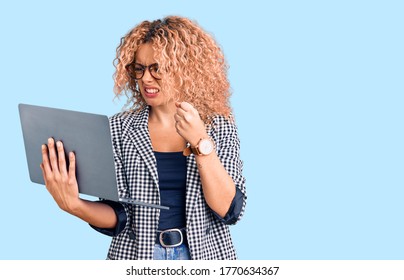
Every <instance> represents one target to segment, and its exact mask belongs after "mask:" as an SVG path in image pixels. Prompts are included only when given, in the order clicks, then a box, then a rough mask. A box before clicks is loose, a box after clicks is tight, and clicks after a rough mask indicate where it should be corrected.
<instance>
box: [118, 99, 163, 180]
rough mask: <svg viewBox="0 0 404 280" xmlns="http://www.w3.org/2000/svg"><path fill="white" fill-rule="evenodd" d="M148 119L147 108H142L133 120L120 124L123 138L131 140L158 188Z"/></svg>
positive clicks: (127, 119) (129, 119) (128, 119)
mask: <svg viewBox="0 0 404 280" xmlns="http://www.w3.org/2000/svg"><path fill="white" fill-rule="evenodd" d="M148 119H149V107H146V108H144V109H143V110H142V111H141V112H140V113H139V114H134V115H133V118H126V121H125V122H124V123H123V124H122V125H123V136H124V137H128V138H129V139H131V140H132V142H133V144H134V147H135V149H136V150H137V152H138V153H139V154H140V156H141V157H142V159H143V161H144V162H145V164H146V166H147V168H148V170H149V171H150V174H151V176H152V178H153V180H154V182H155V184H156V186H158V175H157V164H156V158H155V156H154V153H153V148H152V145H151V140H150V135H149V129H148Z"/></svg>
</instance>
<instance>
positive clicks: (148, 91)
mask: <svg viewBox="0 0 404 280" xmlns="http://www.w3.org/2000/svg"><path fill="white" fill-rule="evenodd" d="M158 91H159V90H158V89H155V88H153V89H152V88H148V89H146V92H147V93H157V92H158Z"/></svg>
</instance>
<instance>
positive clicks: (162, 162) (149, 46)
mask: <svg viewBox="0 0 404 280" xmlns="http://www.w3.org/2000/svg"><path fill="white" fill-rule="evenodd" d="M115 67H116V72H115V75H114V79H115V87H114V91H115V93H116V95H117V96H120V95H122V94H123V93H125V94H126V95H127V96H130V98H129V100H128V104H130V103H132V107H131V109H130V110H128V111H126V112H122V113H120V114H117V115H115V116H113V117H111V118H110V124H111V134H112V141H113V146H114V153H115V165H116V171H117V182H118V188H119V193H120V196H122V197H130V198H133V199H137V200H141V201H144V202H148V203H154V204H161V205H165V206H169V207H170V209H169V210H160V209H155V208H149V207H141V206H133V205H129V204H120V203H116V202H111V201H105V200H102V201H97V202H92V201H87V200H84V199H81V198H80V197H79V195H78V186H77V181H76V178H75V164H76V162H75V155H74V154H73V153H70V154H69V162H70V165H69V167H68V170H67V169H66V167H65V166H66V163H65V162H66V161H65V158H64V150H63V144H62V143H61V142H57V143H54V141H53V139H49V142H48V145H47V146H46V145H44V146H43V147H42V155H43V163H42V165H41V168H42V170H43V175H44V179H45V183H46V186H47V189H48V191H49V192H50V193H51V195H52V196H53V198H54V199H55V201H56V203H57V204H58V205H59V207H60V208H61V209H63V210H64V211H67V212H68V213H71V214H72V215H75V216H77V217H79V218H80V219H82V220H84V221H86V222H88V223H89V224H90V225H91V226H92V227H93V228H94V229H96V230H98V231H100V232H102V233H104V234H107V235H110V236H113V239H112V242H111V246H110V249H109V253H108V259H236V252H235V249H234V246H233V244H232V240H231V236H230V232H229V228H228V225H229V224H235V223H236V222H237V221H238V220H239V219H240V218H241V216H242V215H243V212H244V208H245V202H246V193H245V179H244V177H243V175H242V162H241V161H240V159H239V139H238V135H237V129H236V126H235V123H234V119H233V118H232V115H231V109H230V106H229V96H230V93H229V83H228V80H227V75H226V71H227V66H226V64H225V61H224V57H223V54H222V52H221V50H220V48H219V47H218V46H217V45H216V43H215V41H214V40H213V39H212V37H211V36H209V35H208V34H207V33H206V32H204V31H203V30H202V29H201V28H200V27H199V26H198V25H197V24H195V23H194V22H192V21H191V20H189V19H186V18H181V17H174V16H171V17H167V18H165V19H163V20H156V21H153V22H149V21H144V22H142V23H141V24H139V25H138V26H136V27H135V28H133V29H132V30H131V31H130V32H129V33H128V34H127V35H126V36H125V37H124V38H122V40H121V43H120V45H119V46H118V48H117V57H116V59H115ZM48 154H49V156H48Z"/></svg>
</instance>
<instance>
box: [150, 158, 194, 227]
mask: <svg viewBox="0 0 404 280" xmlns="http://www.w3.org/2000/svg"><path fill="white" fill-rule="evenodd" d="M154 155H155V156H156V160H157V172H158V176H159V186H160V203H161V205H164V206H168V207H170V209H169V210H164V209H163V210H161V211H160V222H159V227H158V229H159V230H165V229H171V228H178V229H180V228H184V227H185V225H186V224H185V193H186V181H187V158H186V157H185V156H184V155H183V154H182V152H154Z"/></svg>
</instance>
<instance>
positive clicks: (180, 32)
mask: <svg viewBox="0 0 404 280" xmlns="http://www.w3.org/2000/svg"><path fill="white" fill-rule="evenodd" d="M147 43H150V44H151V46H152V48H153V50H154V56H155V57H154V58H155V60H156V62H157V63H158V65H159V71H160V74H161V76H162V80H161V87H162V89H163V92H164V93H165V94H168V95H170V97H172V98H173V99H174V100H178V101H186V102H189V103H191V104H192V105H193V106H194V107H195V108H196V109H197V110H198V112H199V114H200V116H201V118H202V120H203V121H204V122H205V123H210V120H211V119H212V117H213V116H215V115H221V116H225V117H229V116H230V115H231V108H230V101H229V99H230V95H231V93H230V84H229V81H228V79H227V69H228V66H227V64H226V62H225V58H224V55H223V53H222V51H221V49H220V47H219V46H218V45H217V44H216V42H215V40H214V39H213V37H212V36H211V35H209V34H208V33H206V32H205V31H204V30H203V29H202V28H201V27H199V26H198V25H197V24H196V23H195V22H193V21H191V20H189V19H187V18H183V17H178V16H169V17H166V18H164V19H163V20H155V21H153V22H150V21H143V22H141V23H140V24H139V25H137V26H135V27H134V28H133V29H132V30H130V31H129V32H128V33H127V34H126V35H125V37H123V38H122V39H121V42H120V44H119V46H118V47H117V50H116V58H115V59H114V66H115V68H116V71H115V73H114V82H115V85H114V93H115V95H116V97H120V96H121V95H122V94H125V95H126V96H127V97H128V102H127V104H126V107H130V109H131V110H135V111H140V110H142V109H143V108H144V107H145V106H146V102H145V100H144V99H143V97H142V95H141V94H140V92H139V89H138V86H137V82H136V80H135V79H132V78H131V77H130V76H129V73H128V72H127V70H126V66H127V65H128V64H130V63H132V62H134V60H135V58H136V51H137V50H138V49H139V47H140V46H141V45H142V44H147Z"/></svg>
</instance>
